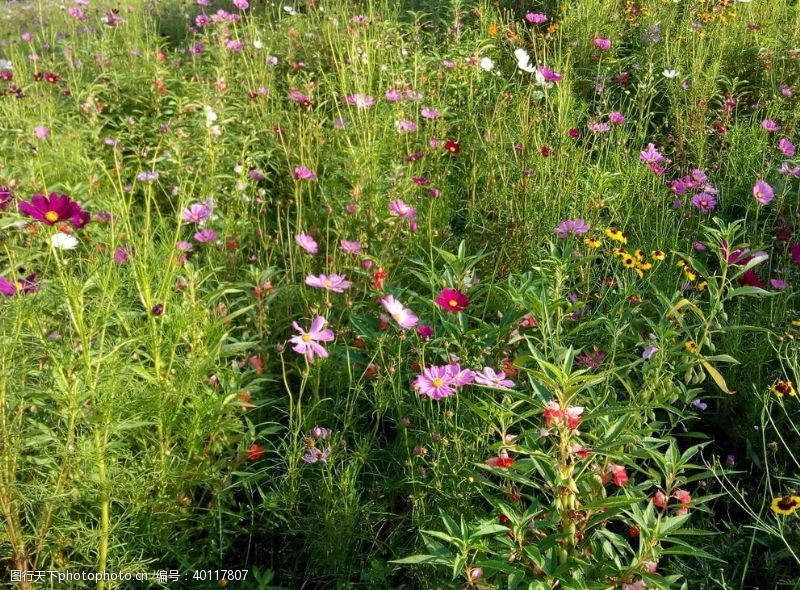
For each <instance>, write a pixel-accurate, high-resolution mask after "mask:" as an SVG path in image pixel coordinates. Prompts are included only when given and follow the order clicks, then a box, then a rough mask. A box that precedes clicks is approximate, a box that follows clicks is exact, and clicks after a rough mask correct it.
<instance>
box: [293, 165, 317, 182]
mask: <svg viewBox="0 0 800 590" xmlns="http://www.w3.org/2000/svg"><path fill="white" fill-rule="evenodd" d="M294 178H295V180H316V179H317V175H316V174H314V171H313V170H311V169H310V168H306V167H305V166H297V167H296V168H295V169H294Z"/></svg>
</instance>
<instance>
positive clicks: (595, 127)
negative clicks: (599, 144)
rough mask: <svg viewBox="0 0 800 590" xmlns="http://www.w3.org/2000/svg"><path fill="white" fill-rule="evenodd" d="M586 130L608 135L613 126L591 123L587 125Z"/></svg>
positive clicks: (597, 122) (596, 122)
mask: <svg viewBox="0 0 800 590" xmlns="http://www.w3.org/2000/svg"><path fill="white" fill-rule="evenodd" d="M586 129H588V130H589V131H591V132H592V133H606V132H607V131H609V130H610V129H611V125H609V124H608V123H604V122H599V121H591V122H590V123H587V124H586Z"/></svg>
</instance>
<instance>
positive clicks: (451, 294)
mask: <svg viewBox="0 0 800 590" xmlns="http://www.w3.org/2000/svg"><path fill="white" fill-rule="evenodd" d="M435 301H436V305H438V306H439V307H441V308H442V309H445V310H447V311H454V312H455V311H461V310H462V309H464V308H466V307H467V306H468V305H469V297H468V296H467V295H466V294H464V293H462V292H461V291H457V290H456V289H443V290H442V292H441V293H439V296H438V297H437V298H436V299H435Z"/></svg>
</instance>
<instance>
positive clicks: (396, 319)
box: [392, 311, 403, 322]
mask: <svg viewBox="0 0 800 590" xmlns="http://www.w3.org/2000/svg"><path fill="white" fill-rule="evenodd" d="M392 317H393V318H394V320H395V321H396V322H399V321H400V319H401V318H402V317H403V313H402V312H400V311H398V312H397V313H393V314H392Z"/></svg>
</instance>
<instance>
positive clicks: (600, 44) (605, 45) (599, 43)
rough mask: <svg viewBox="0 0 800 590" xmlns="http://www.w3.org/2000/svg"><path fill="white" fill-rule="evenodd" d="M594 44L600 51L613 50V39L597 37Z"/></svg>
mask: <svg viewBox="0 0 800 590" xmlns="http://www.w3.org/2000/svg"><path fill="white" fill-rule="evenodd" d="M594 44H595V46H596V47H597V48H598V49H602V50H603V51H608V50H609V49H611V39H603V38H602V37H595V38H594Z"/></svg>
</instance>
